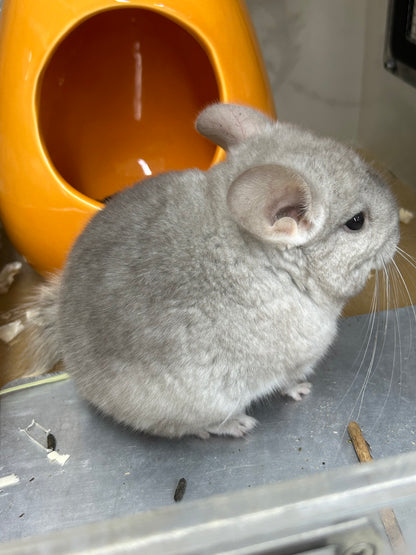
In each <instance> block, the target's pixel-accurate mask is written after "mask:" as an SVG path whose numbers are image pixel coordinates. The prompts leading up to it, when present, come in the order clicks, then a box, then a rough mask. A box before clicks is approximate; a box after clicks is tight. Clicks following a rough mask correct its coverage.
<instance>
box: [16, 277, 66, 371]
mask: <svg viewBox="0 0 416 555" xmlns="http://www.w3.org/2000/svg"><path fill="white" fill-rule="evenodd" d="M60 282H61V280H60V276H53V277H52V278H50V279H49V280H48V281H47V282H46V283H44V284H42V285H40V286H39V287H38V288H37V290H36V292H35V294H34V295H33V296H32V297H31V299H30V300H28V302H27V303H26V304H25V306H24V308H23V311H24V314H23V315H22V320H23V321H24V329H23V333H22V339H21V348H20V349H19V350H20V356H19V358H20V364H19V366H21V372H20V374H21V376H38V375H40V374H44V373H46V372H49V371H51V370H52V369H53V367H54V366H55V365H56V364H57V363H58V362H59V361H60V360H61V358H62V355H61V350H60V342H59V337H58V311H59V288H60Z"/></svg>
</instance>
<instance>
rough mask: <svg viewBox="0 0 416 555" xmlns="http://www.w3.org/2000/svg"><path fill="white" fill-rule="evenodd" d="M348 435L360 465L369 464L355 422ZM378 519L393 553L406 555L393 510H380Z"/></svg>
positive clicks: (358, 428)
mask: <svg viewBox="0 0 416 555" xmlns="http://www.w3.org/2000/svg"><path fill="white" fill-rule="evenodd" d="M348 434H349V436H350V438H351V441H352V444H353V446H354V449H355V452H356V454H357V457H358V460H359V461H360V462H361V463H364V462H371V461H372V460H373V457H372V456H371V453H370V446H369V445H368V443H367V442H366V440H365V439H364V436H363V433H362V431H361V428H360V426H359V425H358V424H357V422H350V423H349V424H348ZM380 518H381V522H382V523H383V526H384V530H385V531H386V534H387V537H388V539H389V541H390V544H391V547H392V548H393V553H395V554H398V555H408V554H409V551H408V549H407V547H406V542H405V541H404V538H403V534H402V531H401V529H400V525H399V523H398V522H397V519H396V515H395V514H394V511H393V509H381V511H380Z"/></svg>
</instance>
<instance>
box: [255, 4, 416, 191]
mask: <svg viewBox="0 0 416 555" xmlns="http://www.w3.org/2000/svg"><path fill="white" fill-rule="evenodd" d="M387 2H388V0H247V5H248V8H249V10H250V12H251V15H252V18H253V22H254V25H255V27H256V31H257V33H258V37H259V41H260V45H261V48H262V51H263V55H264V58H265V61H266V65H267V69H268V72H269V76H270V80H271V83H272V88H273V93H274V97H275V102H276V107H277V112H278V116H279V118H280V119H283V120H290V121H293V122H296V123H300V124H302V125H304V126H307V127H310V128H312V129H314V130H316V131H318V132H320V133H323V134H326V135H331V136H333V137H335V138H338V139H340V140H343V141H346V142H350V143H352V144H355V145H357V146H361V147H363V148H365V149H366V150H368V151H369V152H370V153H372V154H373V155H374V156H375V157H376V158H378V159H379V160H380V161H382V162H383V163H384V164H385V165H386V166H387V167H388V168H389V169H391V170H392V171H393V172H395V173H396V174H397V175H398V176H399V177H401V178H402V179H403V180H404V181H406V182H407V183H409V184H411V185H413V186H415V187H416V88H414V87H411V86H410V85H407V84H406V83H404V82H403V81H401V80H399V79H398V78H397V77H395V76H393V75H391V74H390V73H388V72H387V71H386V70H385V69H384V67H383V49H384V34H385V28H386V16H387Z"/></svg>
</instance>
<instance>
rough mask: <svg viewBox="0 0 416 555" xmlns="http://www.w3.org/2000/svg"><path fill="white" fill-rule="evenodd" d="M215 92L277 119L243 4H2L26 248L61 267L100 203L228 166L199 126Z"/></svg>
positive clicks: (9, 157)
mask: <svg viewBox="0 0 416 555" xmlns="http://www.w3.org/2000/svg"><path fill="white" fill-rule="evenodd" d="M216 100H221V101H224V102H242V103H245V104H250V105H253V106H255V107H257V108H259V109H261V110H263V111H264V112H266V113H268V114H270V115H272V116H274V115H275V114H274V107H273V100H272V97H271V94H270V89H269V85H268V82H267V77H266V75H265V71H264V67H263V63H262V60H261V55H260V53H259V50H258V46H257V42H256V38H255V36H254V34H253V30H252V27H251V23H250V20H249V18H248V14H247V11H246V8H245V6H244V4H243V3H242V2H240V1H239V0H227V1H226V2H224V1H223V0H210V1H209V2H195V1H194V0H166V1H164V2H154V1H152V0H141V1H138V0H137V1H133V0H132V1H128V0H127V1H126V0H124V1H123V2H121V1H117V0H72V2H68V1H67V0H37V2H33V1H32V0H5V1H4V4H3V14H2V18H1V20H0V208H1V216H2V220H3V222H4V225H5V227H6V230H7V233H8V235H9V237H10V239H11V240H12V242H13V243H14V245H15V246H16V248H17V249H18V250H19V251H20V252H21V253H22V254H23V255H24V256H25V257H26V258H27V260H28V261H29V263H30V264H32V266H33V267H34V268H35V269H37V270H38V271H40V272H42V273H45V272H50V271H54V270H56V269H59V268H60V267H62V265H63V263H64V261H65V258H66V255H67V252H68V250H69V249H70V247H71V245H72V243H73V241H74V239H75V238H76V237H77V235H78V234H79V233H80V232H81V231H82V229H83V227H84V226H85V224H86V223H87V222H88V220H89V219H90V218H91V217H92V216H93V215H94V214H95V213H96V212H97V210H99V209H100V208H101V207H102V204H101V203H100V202H99V201H100V200H102V199H104V198H105V197H107V196H109V195H111V194H113V193H114V192H116V191H118V190H120V189H122V188H123V187H125V186H128V185H130V184H132V183H134V182H136V181H138V180H140V179H142V178H143V177H145V176H146V175H155V174H157V173H159V172H161V171H166V170H170V169H181V168H186V167H200V168H203V169H205V168H207V167H209V166H210V165H211V164H213V163H215V162H218V161H219V160H220V159H221V158H222V156H223V152H222V151H221V150H220V149H215V147H214V146H213V145H212V144H211V143H209V142H208V141H206V140H205V139H203V138H202V137H200V136H199V135H198V134H197V133H196V132H195V131H194V128H193V122H194V119H195V116H196V114H197V113H198V112H199V110H200V109H201V108H202V107H203V106H205V105H206V104H207V103H209V102H213V101H216Z"/></svg>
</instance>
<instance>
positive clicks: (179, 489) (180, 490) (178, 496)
mask: <svg viewBox="0 0 416 555" xmlns="http://www.w3.org/2000/svg"><path fill="white" fill-rule="evenodd" d="M185 490H186V480H185V478H181V479H180V480H179V482H178V485H177V486H176V489H175V493H174V495H173V499H174V500H175V501H176V502H178V501H181V500H182V498H183V496H184V495H185Z"/></svg>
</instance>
